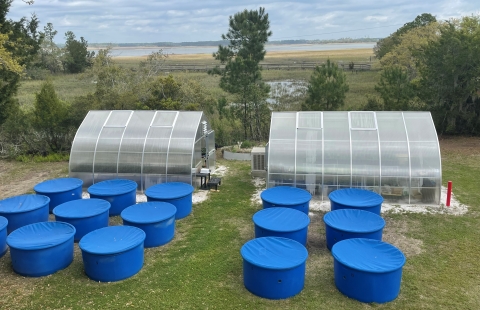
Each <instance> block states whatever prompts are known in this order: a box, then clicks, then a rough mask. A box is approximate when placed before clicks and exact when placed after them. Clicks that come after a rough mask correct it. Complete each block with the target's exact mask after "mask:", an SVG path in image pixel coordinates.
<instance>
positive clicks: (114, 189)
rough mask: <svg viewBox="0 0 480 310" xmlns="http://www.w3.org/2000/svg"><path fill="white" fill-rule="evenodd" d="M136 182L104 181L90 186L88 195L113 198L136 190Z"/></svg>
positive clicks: (121, 180) (122, 180)
mask: <svg viewBox="0 0 480 310" xmlns="http://www.w3.org/2000/svg"><path fill="white" fill-rule="evenodd" d="M137 186H138V185H137V182H135V181H132V180H125V179H114V180H106V181H102V182H98V183H95V184H93V185H90V187H89V188H88V189H87V191H88V193H89V194H93V195H97V196H114V195H121V194H126V193H129V192H131V191H133V190H135V191H136V190H137Z"/></svg>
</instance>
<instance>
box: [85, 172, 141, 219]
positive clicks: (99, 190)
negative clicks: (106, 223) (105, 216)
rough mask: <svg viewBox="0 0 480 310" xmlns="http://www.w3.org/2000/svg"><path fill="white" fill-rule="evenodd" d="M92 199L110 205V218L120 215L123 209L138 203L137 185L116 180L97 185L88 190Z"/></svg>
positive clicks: (128, 181) (133, 182) (129, 181)
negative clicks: (100, 200) (104, 201)
mask: <svg viewBox="0 0 480 310" xmlns="http://www.w3.org/2000/svg"><path fill="white" fill-rule="evenodd" d="M87 191H88V193H89V194H90V198H97V199H103V200H106V201H108V202H109V203H110V211H109V214H110V216H112V215H119V214H120V213H121V212H122V211H123V209H125V208H126V207H129V206H131V205H134V204H135V202H136V201H137V183H136V182H135V181H131V180H125V179H115V180H106V181H102V182H98V183H95V184H93V185H91V186H90V187H89V188H88V189H87Z"/></svg>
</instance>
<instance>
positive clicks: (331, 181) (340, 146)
mask: <svg viewBox="0 0 480 310" xmlns="http://www.w3.org/2000/svg"><path fill="white" fill-rule="evenodd" d="M323 131H324V134H323V139H324V142H323V147H324V151H323V154H324V155H323V156H324V166H323V171H324V185H327V186H337V185H339V184H341V185H345V184H344V183H345V181H346V180H347V179H348V184H350V174H351V165H350V158H351V151H350V130H349V123H348V112H324V113H323Z"/></svg>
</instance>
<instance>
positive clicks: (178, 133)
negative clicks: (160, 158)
mask: <svg viewBox="0 0 480 310" xmlns="http://www.w3.org/2000/svg"><path fill="white" fill-rule="evenodd" d="M201 119H202V114H201V113H198V112H182V113H179V115H178V117H177V119H176V122H175V127H174V128H173V131H172V137H171V139H170V145H169V152H168V156H167V177H169V176H171V175H176V174H183V175H188V176H189V177H190V178H191V174H192V167H193V165H195V164H196V163H194V162H193V161H194V148H195V138H196V135H197V131H198V127H199V126H201V124H200V121H201Z"/></svg>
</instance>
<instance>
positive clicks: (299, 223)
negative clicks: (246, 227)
mask: <svg viewBox="0 0 480 310" xmlns="http://www.w3.org/2000/svg"><path fill="white" fill-rule="evenodd" d="M253 222H254V223H255V225H257V226H259V227H261V228H265V229H268V230H273V231H278V232H289V231H297V230H300V229H304V228H305V227H307V226H308V224H310V218H309V217H308V215H306V214H305V213H304V212H302V211H298V210H295V209H292V208H283V207H280V208H277V207H274V208H267V209H263V210H260V211H258V212H256V213H255V214H254V215H253Z"/></svg>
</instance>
